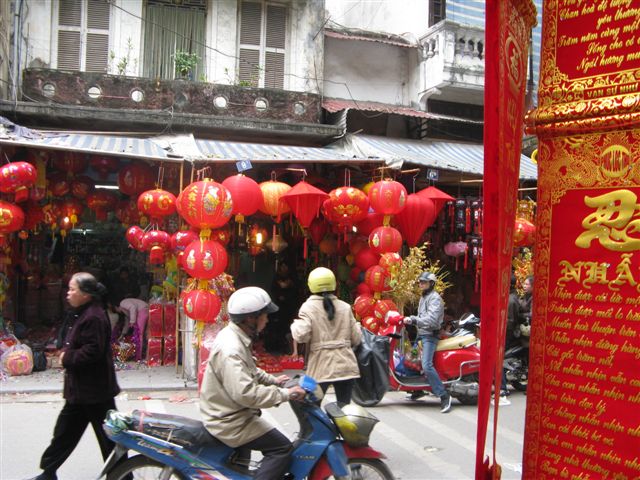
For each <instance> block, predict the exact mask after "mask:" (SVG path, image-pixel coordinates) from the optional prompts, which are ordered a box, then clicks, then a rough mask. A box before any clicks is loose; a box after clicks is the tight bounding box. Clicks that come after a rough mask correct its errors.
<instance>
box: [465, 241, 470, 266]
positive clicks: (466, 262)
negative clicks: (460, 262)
mask: <svg viewBox="0 0 640 480" xmlns="http://www.w3.org/2000/svg"><path fill="white" fill-rule="evenodd" d="M468 266H469V246H468V245H467V248H465V249H464V269H465V270H466V269H467V267H468Z"/></svg>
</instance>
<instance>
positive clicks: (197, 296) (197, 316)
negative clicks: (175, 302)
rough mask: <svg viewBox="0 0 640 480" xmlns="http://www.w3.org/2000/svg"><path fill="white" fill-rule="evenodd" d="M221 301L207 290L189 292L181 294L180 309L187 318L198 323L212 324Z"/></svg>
mask: <svg viewBox="0 0 640 480" xmlns="http://www.w3.org/2000/svg"><path fill="white" fill-rule="evenodd" d="M221 307H222V301H221V300H220V297H218V296H217V295H216V294H215V293H213V292H210V291H209V290H191V291H189V292H184V293H183V294H182V308H183V309H184V311H185V313H186V314H187V316H188V317H190V318H193V319H194V320H197V321H199V322H205V323H214V322H215V321H216V318H217V317H218V314H219V313H220V309H221Z"/></svg>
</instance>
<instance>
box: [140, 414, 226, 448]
mask: <svg viewBox="0 0 640 480" xmlns="http://www.w3.org/2000/svg"><path fill="white" fill-rule="evenodd" d="M131 421H132V423H131V426H132V428H133V429H134V430H137V431H138V432H142V433H146V434H147V435H151V436H153V437H157V438H161V439H163V440H166V441H168V442H172V443H175V444H177V445H180V446H183V447H185V448H187V449H189V450H192V449H194V447H200V446H205V445H210V446H213V447H216V446H218V445H219V446H224V444H223V443H222V442H221V441H220V440H218V439H217V438H215V437H214V436H213V435H211V434H210V433H209V431H208V430H207V429H206V428H205V427H204V425H203V424H202V422H200V421H198V420H194V419H192V418H188V417H179V416H177V415H167V414H163V413H152V412H146V411H143V410H134V411H133V412H131Z"/></svg>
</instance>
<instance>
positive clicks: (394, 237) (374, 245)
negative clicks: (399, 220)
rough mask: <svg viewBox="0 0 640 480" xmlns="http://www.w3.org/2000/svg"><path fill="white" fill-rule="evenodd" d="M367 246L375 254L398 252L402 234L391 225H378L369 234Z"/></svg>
mask: <svg viewBox="0 0 640 480" xmlns="http://www.w3.org/2000/svg"><path fill="white" fill-rule="evenodd" d="M369 246H370V247H371V250H373V251H374V252H375V253H377V254H382V253H387V252H395V253H397V252H399V251H400V247H402V235H401V234H400V232H399V231H398V230H396V229H395V228H393V227H378V228H376V229H375V230H374V231H373V232H371V234H370V235H369Z"/></svg>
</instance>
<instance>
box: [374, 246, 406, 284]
mask: <svg viewBox="0 0 640 480" xmlns="http://www.w3.org/2000/svg"><path fill="white" fill-rule="evenodd" d="M378 265H380V266H381V267H382V268H384V269H386V270H387V272H389V275H391V277H392V278H393V277H395V276H396V275H397V274H398V272H399V271H400V269H401V268H402V257H401V256H400V255H398V254H397V253H395V252H387V253H383V254H382V255H380V261H379V262H378Z"/></svg>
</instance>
